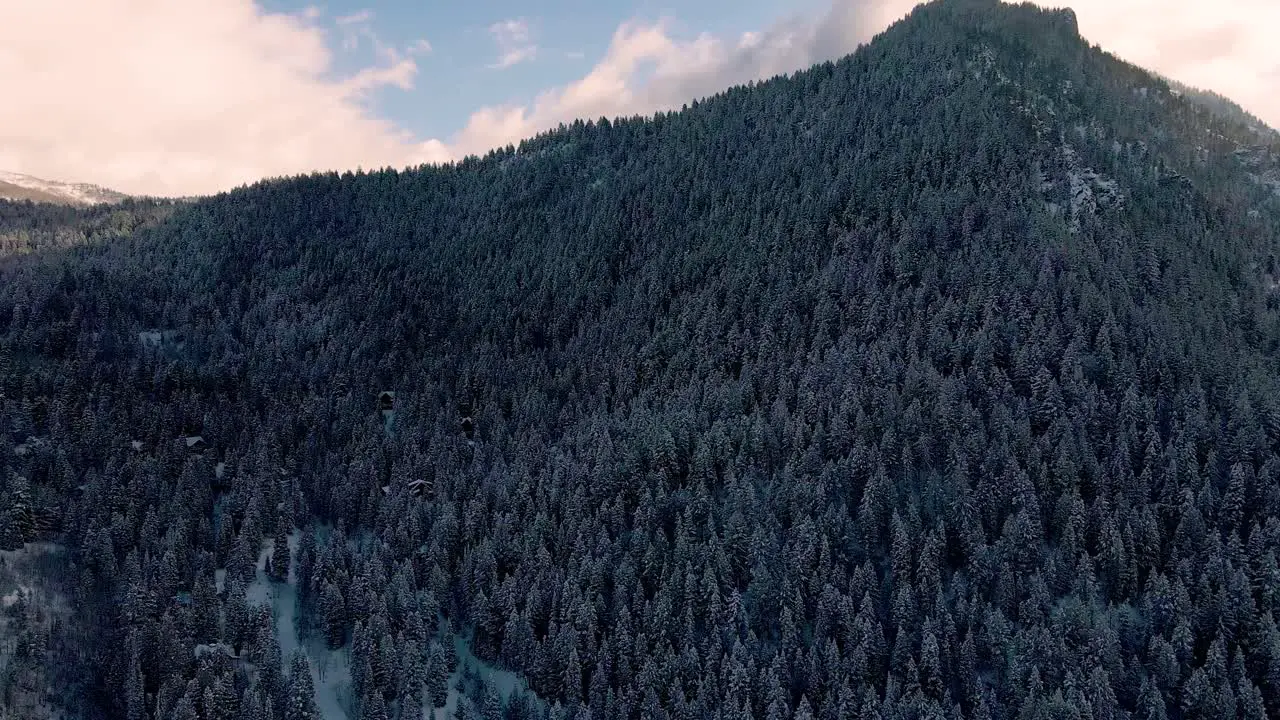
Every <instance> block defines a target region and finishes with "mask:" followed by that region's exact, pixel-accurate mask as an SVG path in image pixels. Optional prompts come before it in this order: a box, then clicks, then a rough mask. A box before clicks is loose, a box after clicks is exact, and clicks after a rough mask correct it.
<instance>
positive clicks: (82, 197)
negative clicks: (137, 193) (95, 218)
mask: <svg viewBox="0 0 1280 720" xmlns="http://www.w3.org/2000/svg"><path fill="white" fill-rule="evenodd" d="M0 184H3V185H11V186H15V187H17V188H19V189H21V190H25V191H27V192H26V193H9V194H13V195H14V197H15V198H17V199H27V198H30V199H40V200H48V201H50V202H65V203H69V204H72V205H97V204H101V203H114V202H120V201H121V200H123V199H125V197H127V196H126V195H124V194H123V193H118V192H116V191H114V190H108V189H107V188H104V187H99V186H97V185H89V184H87V183H65V182H56V181H51V180H41V179H40V178H37V177H32V176H30V175H23V174H22V173H15V172H5V171H2V170H0ZM19 194H21V195H22V196H23V197H21V198H18V197H17V196H18V195H19ZM4 196H5V193H3V192H0V197H4Z"/></svg>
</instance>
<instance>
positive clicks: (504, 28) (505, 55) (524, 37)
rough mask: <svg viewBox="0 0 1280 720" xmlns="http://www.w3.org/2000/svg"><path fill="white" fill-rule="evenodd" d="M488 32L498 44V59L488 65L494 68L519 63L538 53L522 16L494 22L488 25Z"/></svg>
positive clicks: (527, 24) (507, 66)
mask: <svg viewBox="0 0 1280 720" xmlns="http://www.w3.org/2000/svg"><path fill="white" fill-rule="evenodd" d="M489 34H490V35H492V36H493V41H494V42H495V43H497V44H498V52H499V53H500V55H499V57H498V60H497V61H496V62H494V63H492V64H490V65H489V67H491V68H493V69H495V70H503V69H506V68H509V67H511V66H513V65H519V64H520V63H522V62H527V61H529V60H533V59H534V58H535V57H537V55H538V46H537V45H535V44H534V43H533V40H532V33H531V32H530V30H529V23H528V22H527V21H526V20H524V19H522V18H517V19H514V20H503V21H502V22H497V23H494V24H492V25H490V26H489Z"/></svg>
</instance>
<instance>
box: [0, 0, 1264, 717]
mask: <svg viewBox="0 0 1280 720" xmlns="http://www.w3.org/2000/svg"><path fill="white" fill-rule="evenodd" d="M1278 241H1280V136H1277V135H1276V134H1275V133H1274V132H1273V131H1270V130H1269V129H1267V128H1265V127H1263V126H1261V124H1260V123H1258V122H1257V121H1256V120H1255V119H1254V118H1252V117H1250V116H1248V115H1247V114H1245V113H1244V112H1243V111H1241V110H1239V108H1235V107H1234V106H1232V105H1230V103H1229V101H1227V100H1225V99H1224V98H1216V97H1211V96H1208V95H1197V94H1194V93H1189V92H1184V91H1181V90H1177V89H1175V88H1171V87H1170V85H1169V84H1168V82H1166V81H1165V80H1163V79H1161V78H1158V77H1156V76H1153V75H1151V74H1149V73H1147V72H1145V71H1143V70H1141V69H1138V68H1135V67H1132V66H1130V65H1127V64H1125V63H1124V62H1122V61H1121V60H1119V59H1117V58H1115V57H1112V56H1110V55H1107V54H1106V53H1104V52H1102V51H1101V50H1099V49H1098V48H1096V47H1091V46H1090V45H1089V44H1088V42H1087V41H1085V40H1084V39H1082V38H1080V36H1079V35H1078V32H1077V29H1076V24H1075V18H1074V15H1073V14H1072V13H1071V12H1070V11H1045V10H1040V9H1037V8H1035V7H1033V6H1030V5H1002V4H1000V3H997V2H994V0H938V1H936V2H932V3H930V4H927V5H922V6H920V7H918V8H917V9H916V10H915V11H914V12H913V13H911V15H909V16H908V17H907V18H906V19H905V20H903V21H901V22H900V23H898V24H896V25H894V26H893V27H891V28H889V29H888V30H887V31H885V32H884V33H882V34H881V35H880V36H878V37H877V38H876V39H875V40H874V41H872V42H871V43H869V44H868V45H866V46H864V47H863V48H861V49H860V50H859V51H858V52H856V53H855V54H853V55H851V56H849V57H846V58H844V59H841V60H839V61H838V62H831V63H825V64H822V65H818V66H815V67H813V68H810V69H808V70H805V71H803V72H798V73H796V74H794V75H791V76H787V77H779V78H775V79H772V80H769V81H766V82H761V83H758V84H754V85H751V86H748V87H739V88H734V89H731V90H728V91H726V92H724V93H722V94H720V95H717V96H715V97H711V98H707V99H705V100H699V101H697V102H691V103H690V105H689V106H688V107H686V108H684V109H682V110H681V111H679V112H671V113H663V114H659V115H657V116H653V117H647V118H630V119H618V120H606V119H600V120H598V121H594V122H577V123H574V124H573V125H572V126H567V127H562V128H559V129H557V130H555V131H553V132H549V133H546V134H544V135H542V136H539V137H537V138H534V139H531V140H528V141H526V142H523V143H521V145H520V146H519V147H508V148H505V149H501V150H497V151H494V152H493V153H491V154H489V155H487V156H485V157H483V158H471V159H468V160H466V161H463V162H460V163H458V164H455V165H451V166H446V167H432V168H420V169H415V170H411V171H403V172H397V171H391V170H384V171H374V172H361V173H343V174H341V175H339V174H319V175H313V176H309V177H299V178H294V179H289V180H283V181H271V182H263V183H260V184H257V185H254V186H252V187H247V188H241V189H238V190H236V191H234V192H230V193H226V194H223V195H219V196H217V197H212V198H208V199H205V200H202V201H200V202H197V203H193V204H183V205H173V204H165V203H158V202H152V201H130V202H128V203H126V204H124V205H118V206H111V207H103V208H97V209H88V210H71V209H64V208H54V207H52V206H44V205H36V204H31V203H0V549H3V550H4V552H3V553H0V596H2V597H3V603H2V605H3V607H2V608H0V638H3V639H2V640H0V718H6V719H7V718H22V719H23V720H43V718H84V719H86V720H90V719H93V720H96V719H97V718H125V719H127V720H143V719H146V720H151V719H155V720H170V719H174V720H197V719H199V720H204V719H208V720H231V719H233V718H244V719H245V720H313V719H318V718H321V717H324V718H326V719H327V718H334V717H348V718H352V719H353V720H355V719H361V720H397V719H406V718H420V717H426V716H427V715H426V713H428V712H429V711H430V710H431V709H433V708H436V709H438V711H437V714H436V717H444V715H445V714H446V713H448V714H450V715H451V716H454V717H459V718H484V719H485V720H499V719H501V718H518V719H521V720H523V719H529V720H535V719H536V720H543V719H544V718H545V719H550V718H555V719H557V720H560V719H566V720H567V719H570V718H571V719H572V720H587V719H588V718H627V719H630V720H639V719H641V718H643V719H645V720H660V719H669V720H691V719H693V718H716V719H724V720H728V719H730V718H732V719H735V720H736V719H739V718H766V719H768V720H781V719H784V718H785V719H792V718H794V719H795V720H811V719H818V720H836V719H837V718H856V719H858V720H873V719H877V718H878V719H882V720H891V719H892V720H897V719H904V720H905V719H912V720H925V719H929V720H936V719H943V718H945V719H947V720H960V719H961V718H968V719H972V720H997V719H1006V718H1007V719H1010V720H1012V719H1015V718H1016V719H1018V720H1039V719H1047V718H1069V719H1076V718H1078V719H1080V720H1086V719H1092V720H1118V719H1120V718H1133V719H1134V720H1163V719H1165V718H1168V719H1171V720H1172V719H1178V718H1186V719H1188V720H1194V719H1205V720H1208V719H1210V718H1212V719H1220V718H1240V719H1241V720H1261V719H1263V718H1267V717H1276V716H1277V715H1280V626H1278V624H1277V614H1280V560H1278V556H1280V294H1278V293H1280V267H1278V264H1280V263H1278V261H1277V253H1278V250H1280V242H1278Z"/></svg>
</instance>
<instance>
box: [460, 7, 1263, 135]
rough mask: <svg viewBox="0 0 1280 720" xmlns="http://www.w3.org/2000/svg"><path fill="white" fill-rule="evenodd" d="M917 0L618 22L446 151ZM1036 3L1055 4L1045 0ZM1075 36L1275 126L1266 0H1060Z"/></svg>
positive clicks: (830, 34)
mask: <svg viewBox="0 0 1280 720" xmlns="http://www.w3.org/2000/svg"><path fill="white" fill-rule="evenodd" d="M916 4H917V2H916V0H833V1H832V2H831V4H830V5H829V7H828V8H827V9H826V11H825V12H824V13H822V14H821V15H819V16H816V17H813V16H810V17H804V16H800V15H792V16H788V17H784V18H781V19H780V20H778V21H777V22H775V23H774V24H773V25H771V26H770V27H768V28H765V29H763V30H760V31H757V32H748V33H744V34H742V35H740V36H738V37H736V38H726V37H717V36H714V35H710V34H702V35H698V36H696V37H693V38H686V39H682V38H679V37H676V36H675V35H674V34H673V33H672V31H671V29H670V23H669V22H665V21H664V22H657V23H652V24H645V23H639V22H630V23H625V24H623V25H622V26H620V27H619V28H618V29H617V31H616V32H615V33H614V35H613V38H612V41H611V42H610V44H609V47H608V50H607V51H606V52H605V55H604V57H603V58H602V59H601V60H600V61H599V62H598V63H597V64H596V65H595V66H594V67H593V68H592V69H591V70H590V71H589V72H588V73H587V74H586V75H584V76H583V77H581V78H579V79H578V80H576V81H574V82H572V83H570V84H567V85H564V86H561V87H558V88H553V89H550V90H547V91H545V92H543V93H541V94H540V95H538V96H537V98H536V99H535V100H534V101H533V102H532V103H530V104H527V105H499V106H491V107H485V108H481V109H480V110H478V111H476V112H475V113H474V114H473V115H472V116H471V118H470V120H469V121H468V122H467V124H466V126H465V127H464V128H463V129H462V130H461V131H459V132H458V133H457V134H456V135H455V136H454V137H453V138H452V139H451V140H450V142H449V143H448V148H449V152H450V153H451V154H452V155H455V156H457V155H463V154H469V153H482V152H484V151H486V150H487V149H489V148H492V147H495V146H499V145H503V144H506V143H509V142H516V141H518V140H519V139H521V138H525V137H528V136H530V135H533V134H536V133H537V132H539V131H542V130H546V129H549V128H552V127H555V126H556V125H557V124H559V123H561V122H570V121H572V120H574V119H576V118H598V117H600V116H606V117H616V116H624V115H631V114H636V113H645V114H647V113H652V112H654V111H659V110H669V109H673V108H678V107H680V106H681V105H682V104H683V103H685V102H688V101H690V100H692V99H694V98H698V97H704V96H706V95H710V94H713V93H715V92H717V91H719V90H722V89H724V88H726V87H729V86H731V85H735V84H740V83H744V82H748V81H751V80H758V79H764V78H768V77H770V76H773V75H777V74H779V73H786V72H791V71H794V70H798V69H801V68H804V67H806V66H808V65H810V64H812V63H815V62H820V61H823V60H828V59H834V58H838V57H840V56H843V55H845V54H848V53H850V52H852V51H853V50H855V49H856V48H857V47H858V45H859V44H861V43H863V42H866V41H867V40H869V39H870V38H871V37H872V36H873V35H875V34H876V33H878V32H880V31H881V30H884V29H885V28H886V27H888V26H889V25H890V24H891V23H892V22H893V21H895V20H897V19H898V18H900V17H902V16H904V15H905V14H907V13H908V12H909V11H910V10H911V9H912V8H913V7H914V6H915V5H916ZM1039 4H1041V5H1045V6H1050V7H1054V6H1058V5H1062V4H1064V3H1063V2H1057V1H1055V0H1045V1H1043V2H1040V3H1039ZM1066 4H1070V5H1072V6H1073V7H1074V8H1075V9H1076V11H1077V15H1078V17H1079V21H1080V26H1081V31H1082V34H1083V35H1084V36H1085V37H1086V38H1088V39H1089V40H1090V41H1092V42H1095V43H1099V44H1101V45H1102V46H1103V47H1104V48H1105V49H1108V50H1111V51H1113V52H1115V53H1116V54H1117V55H1119V56H1120V57H1122V58H1124V59H1126V60H1129V61H1131V62H1134V63H1137V64H1139V65H1142V66H1144V67H1148V68H1150V69H1152V70H1156V71H1158V72H1161V73H1163V74H1166V75H1168V76H1170V77H1173V78H1175V79H1178V80H1181V81H1183V82H1186V83H1189V84H1191V85H1195V86H1198V87H1202V88H1207V89H1212V90H1215V91H1217V92H1220V93H1223V94H1225V95H1227V96H1229V97H1231V98H1232V99H1235V100H1236V101H1238V102H1240V103H1242V104H1243V105H1244V106H1245V107H1246V108H1247V109H1249V110H1251V111H1252V112H1254V113H1256V114H1258V115H1259V116H1260V117H1262V119H1264V120H1266V121H1268V122H1269V123H1271V124H1272V125H1276V126H1280V92H1276V83H1275V78H1276V77H1278V76H1280V50H1278V49H1277V48H1280V45H1278V44H1276V43H1274V41H1273V39H1272V38H1271V37H1270V36H1271V35H1272V34H1274V33H1273V32H1272V29H1274V28H1277V27H1280V3H1278V2H1275V0H1219V2H1217V3H1212V4H1209V3H1196V2H1189V1H1188V2H1169V1H1168V0H1066Z"/></svg>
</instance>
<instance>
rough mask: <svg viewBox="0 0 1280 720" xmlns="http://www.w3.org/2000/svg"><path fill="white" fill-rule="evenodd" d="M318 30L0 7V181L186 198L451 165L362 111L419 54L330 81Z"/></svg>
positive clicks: (38, 5)
mask: <svg viewBox="0 0 1280 720" xmlns="http://www.w3.org/2000/svg"><path fill="white" fill-rule="evenodd" d="M344 20H345V23H344V25H343V27H344V29H350V28H352V27H357V26H359V25H360V23H362V22H365V21H367V17H366V18H361V17H349V18H345V19H344ZM325 27H326V25H325V22H324V18H323V17H322V15H321V14H320V13H319V12H318V11H316V10H310V11H306V12H302V13H299V14H296V15H282V14H270V13H267V12H264V11H263V10H261V9H260V8H259V7H258V6H257V5H256V4H255V3H254V2H253V1H252V0H183V2H171V1H169V0H41V2H0V79H2V80H3V86H4V95H5V101H4V102H3V103H0V168H3V169H6V170H12V171H17V172H25V173H30V174H32V175H37V176H40V177H48V178H56V179H65V180H72V181H80V182H94V183H99V184H102V185H106V186H108V187H112V188H116V189H119V190H122V191H125V192H133V193H148V194H172V195H185V194H199V193H207V192H215V191H219V190H224V189H228V188H230V187H233V186H235V185H237V184H241V183H245V182H252V181H254V180H256V179H259V178H262V177H264V176H279V175H286V174H293V173H299V172H306V171H310V170H317V169H335V168H336V169H341V168H354V167H356V166H364V167H374V166H382V165H388V164H389V165H396V166H402V165H405V164H407V163H413V162H422V161H436V160H441V159H443V158H445V157H446V154H445V152H444V150H443V148H442V147H441V146H440V144H439V143H436V142H428V143H423V142H419V141H417V140H415V138H413V137H411V136H410V135H409V134H408V133H406V132H404V131H403V130H401V129H399V128H397V127H396V126H395V125H393V124H392V123H390V122H387V121H386V120H385V119H383V118H380V117H378V116H377V115H376V114H375V113H374V112H373V111H372V110H371V109H370V108H369V106H368V104H367V98H368V96H369V94H370V93H371V92H372V91H374V90H377V89H380V88H385V87H397V88H410V87H412V86H413V82H414V78H415V75H416V73H417V65H416V60H415V59H414V57H413V55H417V54H420V53H421V52H422V51H423V50H424V49H425V46H421V45H419V46H418V47H416V48H410V49H408V50H405V51H399V50H396V49H394V48H388V47H384V46H378V47H377V48H376V49H377V51H378V52H377V56H378V60H377V63H376V64H375V65H372V66H370V67H367V68H364V69H361V70H359V71H357V72H355V73H353V74H351V75H349V76H346V77H335V76H334V70H333V65H334V57H333V53H332V51H331V50H330V47H329V43H330V40H331V38H330V37H329V31H327V30H326V29H325ZM410 51H412V52H410Z"/></svg>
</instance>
